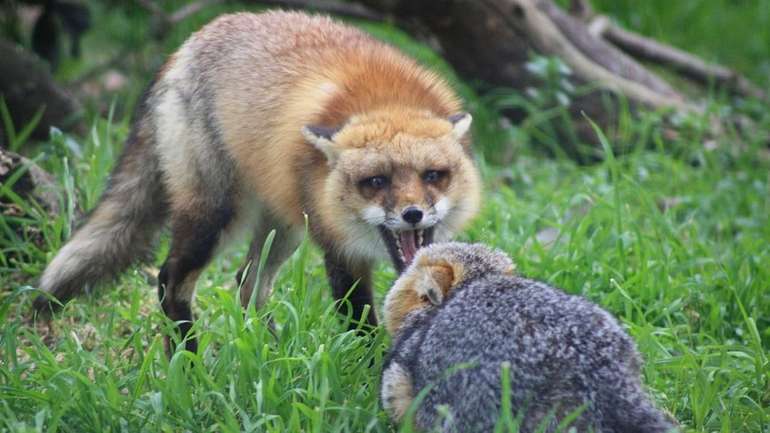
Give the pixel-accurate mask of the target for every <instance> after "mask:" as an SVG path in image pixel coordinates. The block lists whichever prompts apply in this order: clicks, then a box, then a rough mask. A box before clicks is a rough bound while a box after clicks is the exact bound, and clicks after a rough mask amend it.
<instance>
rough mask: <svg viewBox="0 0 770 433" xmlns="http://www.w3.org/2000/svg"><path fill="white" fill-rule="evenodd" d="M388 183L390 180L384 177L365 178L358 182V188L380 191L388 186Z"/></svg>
mask: <svg viewBox="0 0 770 433" xmlns="http://www.w3.org/2000/svg"><path fill="white" fill-rule="evenodd" d="M389 183H390V179H388V178H387V177H386V176H372V177H367V178H366V179H363V180H361V181H359V182H358V184H359V185H360V186H363V187H367V188H372V189H374V190H380V189H383V188H385V187H386V186H388V184H389Z"/></svg>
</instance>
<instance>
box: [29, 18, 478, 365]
mask: <svg viewBox="0 0 770 433" xmlns="http://www.w3.org/2000/svg"><path fill="white" fill-rule="evenodd" d="M470 123H471V116H470V115H469V114H467V113H464V112H463V111H462V108H461V103H460V100H459V99H458V97H457V96H456V95H455V94H454V93H453V91H452V90H451V89H450V87H449V86H448V85H447V84H446V83H445V82H444V81H443V80H442V79H440V78H439V77H438V76H437V75H436V74H434V73H432V72H429V71H427V70H426V69H424V68H422V67H421V66H419V65H418V64H417V63H416V62H415V61H413V60H411V59H410V58H408V57H406V56H404V55H403V54H401V53H400V52H398V51H397V50H396V49H395V48H392V47H390V46H388V45H386V44H384V43H382V42H379V41H377V40H375V39H373V38H372V37H370V36H368V35H367V34H365V33H363V32H362V31H359V30H357V29H355V28H353V27H350V26H347V25H343V24H340V23H338V22H335V21H334V20H332V19H330V18H327V17H320V16H309V15H306V14H302V13H297V12H277V11H273V12H266V13H261V14H249V13H237V14H231V15H224V16H222V17H220V18H218V19H216V20H214V21H213V22H211V23H210V24H208V25H206V26H205V27H203V28H202V29H201V30H200V31H198V32H197V33H195V34H193V35H192V36H191V37H190V38H189V39H188V40H187V41H186V42H185V43H184V44H183V45H182V47H181V48H179V50H178V51H177V52H176V53H174V54H173V55H171V57H170V58H169V59H168V61H167V62H166V64H165V65H164V66H163V67H162V68H161V71H160V72H159V73H158V75H157V77H156V79H155V81H154V83H153V84H152V85H151V86H150V88H149V90H148V91H147V93H146V95H145V96H144V98H143V100H142V102H141V104H140V106H139V108H138V110H137V113H136V114H135V119H134V124H133V127H132V130H131V133H130V135H129V137H128V139H127V142H126V145H125V149H124V151H123V154H122V156H121V157H120V160H119V161H118V163H117V166H116V167H115V169H114V171H113V173H112V175H111V178H110V180H109V184H108V185H107V188H106V191H105V192H104V194H103V196H102V198H101V200H100V202H99V204H98V205H97V207H96V208H95V209H94V210H93V212H92V213H91V214H90V216H89V218H88V220H87V222H86V223H85V224H84V226H83V227H82V228H80V229H79V230H78V231H77V232H76V233H75V234H74V236H73V237H72V238H71V239H70V240H69V242H68V243H67V244H66V245H65V246H64V247H63V248H62V249H61V251H59V253H58V254H57V255H56V257H55V258H54V259H53V260H52V261H51V263H50V264H49V265H48V267H47V268H46V270H45V272H44V273H43V276H42V278H41V282H40V286H41V289H42V290H43V291H45V292H47V293H50V294H51V295H53V296H54V297H55V298H56V299H58V300H59V301H61V302H65V301H67V300H68V299H70V298H71V297H72V296H74V295H75V294H76V293H77V292H78V291H80V290H82V289H83V288H84V287H85V286H90V285H93V284H96V283H98V282H102V281H105V280H107V279H109V278H112V277H115V276H117V275H118V274H119V273H120V272H122V271H123V270H125V269H126V268H127V267H129V266H130V265H131V264H133V263H136V262H138V261H141V260H145V259H148V258H150V257H151V253H152V251H153V248H154V240H155V238H156V237H157V234H158V232H159V231H161V229H162V228H163V227H164V225H165V224H166V221H168V224H169V226H170V231H171V244H170V251H169V253H168V257H167V259H166V261H165V263H164V264H163V266H162V268H161V270H160V273H159V275H158V285H159V290H158V291H159V296H160V302H161V306H162V308H163V311H164V312H165V314H166V315H167V316H168V317H169V318H171V319H172V320H174V321H179V322H180V332H181V335H182V337H185V336H186V334H187V333H188V331H189V329H190V326H191V321H192V312H191V308H190V303H191V301H192V298H193V295H194V291H195V282H196V280H197V279H198V276H199V275H200V273H201V271H202V270H203V269H204V267H205V266H206V264H207V263H208V262H209V261H210V260H211V258H212V257H213V256H214V255H215V253H216V252H217V251H218V250H219V249H220V247H221V246H222V245H224V244H225V243H226V240H227V239H231V238H233V237H237V233H238V230H237V229H238V228H245V229H247V230H251V231H252V233H253V238H252V241H251V246H250V248H249V253H248V260H247V263H246V264H244V266H243V267H242V268H241V271H240V272H239V276H242V277H243V281H244V284H243V285H242V287H241V293H240V295H241V302H242V303H243V304H244V306H245V305H247V304H248V301H249V299H250V298H251V294H252V290H253V288H254V287H256V288H257V290H258V292H257V293H256V294H255V299H256V305H257V307H259V306H261V305H262V304H263V303H264V302H265V301H266V299H267V298H268V296H269V294H270V292H271V290H272V285H273V280H274V278H275V276H276V274H277V272H278V270H279V268H280V266H281V264H282V263H283V262H284V261H285V260H286V259H287V258H288V257H289V256H290V255H291V254H292V252H293V251H294V250H295V249H296V247H297V246H298V244H299V242H300V240H301V237H302V234H303V232H304V227H305V215H307V218H308V224H309V230H310V233H311V235H312V238H313V239H314V241H315V242H316V243H317V244H318V245H319V246H320V247H321V248H322V249H323V251H324V254H325V264H326V270H327V274H328V277H329V282H330V285H331V287H332V290H333V294H334V297H335V298H336V299H340V298H343V297H344V296H345V295H346V294H348V292H349V291H351V287H354V288H353V289H352V292H351V293H350V294H349V298H348V300H349V302H350V306H352V311H350V312H349V313H350V314H352V316H353V318H354V319H356V320H358V319H362V320H365V321H366V322H368V323H369V324H371V325H376V323H377V321H376V317H375V315H374V313H373V310H374V309H371V310H370V313H369V315H368V316H367V317H364V318H362V317H361V316H362V315H363V311H364V306H365V305H367V304H369V305H371V304H372V294H371V288H370V286H371V283H370V276H371V267H372V263H373V261H375V260H376V259H379V258H382V257H388V256H390V259H391V260H392V262H393V265H394V266H395V268H396V269H397V270H398V271H399V272H400V271H402V270H403V269H404V268H405V267H406V266H407V265H408V264H409V263H410V262H411V261H412V259H413V258H414V255H415V253H416V252H417V249H418V248H420V247H421V246H424V245H427V244H430V243H431V242H433V241H434V240H439V239H447V238H449V237H450V236H451V235H452V234H453V233H455V232H456V231H457V230H459V229H460V228H461V227H462V226H463V225H464V224H465V223H466V222H467V221H468V220H469V219H470V218H471V217H472V216H473V215H474V214H475V212H476V210H477V208H478V204H479V196H480V179H479V174H478V171H477V169H476V167H475V165H474V163H473V159H472V156H471V150H470V139H469V137H468V136H467V135H468V134H467V131H468V129H469V126H470ZM273 229H275V230H276V235H275V239H274V241H273V247H272V249H271V251H270V253H269V257H267V259H266V264H265V268H264V269H263V272H262V273H261V274H260V275H261V277H260V281H256V279H257V275H256V272H252V270H253V267H249V266H247V265H248V263H253V264H256V263H259V255H260V252H261V248H262V245H263V242H264V241H265V238H266V236H267V235H268V233H269V232H270V231H272V230H273ZM244 272H246V275H242V274H243V273H244ZM356 283H357V284H356ZM346 305H347V304H346ZM34 306H35V308H36V309H38V310H49V309H52V308H53V306H52V305H51V303H49V300H48V297H46V296H42V295H41V296H40V297H39V298H38V299H36V300H35V303H34ZM340 308H341V309H342V310H343V312H344V313H345V314H347V313H348V311H347V308H346V307H345V306H344V305H343V306H341V307H340ZM186 347H187V349H189V350H192V351H195V350H196V348H197V345H196V341H195V339H194V338H188V339H187V340H186Z"/></svg>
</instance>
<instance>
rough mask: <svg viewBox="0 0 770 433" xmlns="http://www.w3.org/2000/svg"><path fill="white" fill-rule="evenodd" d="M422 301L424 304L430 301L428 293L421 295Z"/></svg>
mask: <svg viewBox="0 0 770 433" xmlns="http://www.w3.org/2000/svg"><path fill="white" fill-rule="evenodd" d="M420 302H422V303H423V304H427V303H429V302H430V299H429V298H428V295H421V296H420Z"/></svg>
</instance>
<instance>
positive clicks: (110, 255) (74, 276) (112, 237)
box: [33, 118, 168, 312]
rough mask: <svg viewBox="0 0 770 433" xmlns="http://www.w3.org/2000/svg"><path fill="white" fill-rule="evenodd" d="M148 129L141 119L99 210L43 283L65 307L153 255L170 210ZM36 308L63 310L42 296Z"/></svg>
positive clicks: (58, 257)
mask: <svg viewBox="0 0 770 433" xmlns="http://www.w3.org/2000/svg"><path fill="white" fill-rule="evenodd" d="M148 125H149V122H147V120H146V119H142V118H139V119H137V121H136V123H135V124H134V127H133V128H132V132H131V134H130V136H129V138H128V140H127V141H126V147H125V149H124V151H123V154H122V155H121V157H120V160H119V161H118V164H117V166H116V167H115V169H114V170H113V172H112V175H111V179H110V181H109V183H108V185H107V189H106V191H105V192H104V194H103V195H102V197H101V199H100V201H99V204H98V205H97V206H96V208H95V209H94V210H93V211H92V212H91V213H90V215H89V216H88V219H87V221H86V223H85V224H84V225H83V226H82V227H81V228H80V229H79V230H77V231H76V232H75V234H74V236H72V238H71V239H70V240H69V241H68V242H67V243H66V245H64V247H63V248H62V249H61V250H60V251H59V253H58V254H57V255H56V257H54V259H53V260H52V261H51V263H49V264H48V267H47V268H46V269H45V272H44V273H43V276H42V277H41V280H40V289H41V290H43V291H45V292H47V293H48V294H50V295H53V297H54V298H56V299H57V300H58V301H59V302H61V303H64V302H67V301H68V300H69V299H71V298H72V297H73V296H75V295H77V294H78V293H80V292H81V291H83V290H84V289H86V288H90V287H93V286H94V285H96V284H98V283H100V282H104V281H107V280H109V279H112V278H114V277H116V276H117V275H118V274H119V273H120V272H122V271H124V270H125V269H126V268H127V267H129V266H130V265H131V264H133V263H135V262H138V261H140V260H142V259H147V258H148V257H149V256H150V254H151V252H152V250H153V247H154V243H155V242H154V240H155V239H156V237H157V233H158V232H159V231H160V229H161V227H162V226H163V223H164V222H165V219H166V213H167V207H168V206H167V199H166V192H165V189H164V187H163V181H162V174H161V170H160V165H159V161H158V158H157V156H156V151H155V149H154V147H155V145H154V134H153V131H152V128H150V127H149V126H148ZM33 307H34V308H35V309H36V310H37V311H39V312H51V311H53V310H56V309H57V307H59V305H58V304H57V303H55V302H51V301H50V297H48V296H44V295H40V296H38V298H37V299H35V301H34V303H33Z"/></svg>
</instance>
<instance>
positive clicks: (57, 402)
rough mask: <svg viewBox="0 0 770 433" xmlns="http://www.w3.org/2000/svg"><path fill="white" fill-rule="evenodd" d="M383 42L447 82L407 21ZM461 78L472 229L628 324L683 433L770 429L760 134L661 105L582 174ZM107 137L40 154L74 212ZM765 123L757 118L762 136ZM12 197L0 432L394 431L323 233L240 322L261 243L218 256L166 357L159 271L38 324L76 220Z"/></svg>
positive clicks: (371, 344)
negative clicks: (347, 319)
mask: <svg viewBox="0 0 770 433" xmlns="http://www.w3.org/2000/svg"><path fill="white" fill-rule="evenodd" d="M713 3H714V4H721V3H723V2H720V1H714V2H713ZM645 8H646V6H645ZM645 8H642V9H643V10H648V11H649V10H651V9H645ZM660 9H665V8H660ZM656 11H658V12H660V13H661V14H662V15H665V16H669V15H666V12H665V11H662V10H658V9H656ZM731 13H736V14H737V12H731ZM619 14H620V15H621V16H622V11H621V12H619ZM698 16H700V15H698ZM701 18H702V17H701ZM201 19H203V18H201ZM762 19H764V18H757V19H755V20H754V21H753V22H758V21H761V20H762ZM115 20H117V18H114V17H113V18H111V19H110V20H108V22H109V23H112V22H113V21H115ZM116 22H119V21H116ZM662 22H663V23H666V22H668V21H666V20H663V21H662ZM704 22H706V21H705V18H702V19H701V20H700V21H698V20H694V21H693V23H692V25H694V26H695V25H698V26H701V27H702V26H703V25H704V24H703V23H704ZM189 27H190V28H189V30H188V31H191V30H193V28H194V26H193V25H192V24H191V25H190V26H189ZM676 30H678V29H677V27H676V26H674V25H673V24H672V25H671V27H669V30H668V31H669V32H671V31H676ZM105 31H106V30H105ZM372 31H374V32H375V33H376V34H377V35H378V36H380V37H384V38H387V39H389V40H392V41H393V42H394V43H397V44H399V45H401V46H405V47H407V48H408V51H409V52H410V53H412V54H413V55H416V56H418V57H420V58H421V59H423V60H424V61H426V62H428V63H430V64H431V65H435V67H437V68H438V69H439V70H442V71H444V73H447V74H451V71H449V70H448V68H447V67H446V66H445V65H443V64H442V63H441V62H440V59H438V57H437V56H435V54H433V53H431V52H429V51H428V50H426V49H425V48H424V47H420V46H418V45H415V44H414V43H413V42H411V41H410V40H408V38H405V37H404V36H403V35H401V34H399V33H397V32H395V31H394V30H393V29H390V28H388V27H375V28H372ZM670 37H671V39H676V38H679V37H681V38H684V39H682V40H684V41H686V40H688V39H686V36H682V35H680V34H678V33H671V34H670ZM709 38H710V36H709ZM105 39H108V38H105ZM707 41H708V39H706V41H704V42H703V44H704V45H703V46H708V45H706V42H707ZM749 48H750V47H749ZM749 48H746V51H744V53H745V54H746V56H749V55H750V54H751V53H752V50H751V49H749ZM704 50H705V48H704ZM715 50H716V52H719V49H718V48H715ZM719 55H720V56H721V53H720V54H719ZM747 58H749V59H761V57H747ZM434 62H435V63H434ZM759 62H760V60H756V61H755V62H753V63H751V62H749V61H747V63H746V64H747V65H751V66H756V67H758V68H760V67H761V65H759ZM143 79H144V78H142V77H139V78H135V80H136V81H137V83H139V82H141V81H142V80H143ZM453 80H454V79H453ZM455 82H456V80H455ZM456 84H457V85H458V86H460V87H461V91H462V92H463V94H464V96H466V98H467V99H468V100H469V105H470V106H471V108H472V110H473V111H474V114H475V113H476V112H478V113H479V115H477V116H476V121H475V122H476V124H475V126H474V127H475V129H474V132H475V135H476V143H477V147H478V148H479V155H481V156H480V160H479V163H480V165H481V167H482V169H483V172H484V179H485V185H486V191H485V196H484V199H485V200H484V207H483V210H482V212H481V214H480V216H479V217H478V218H477V219H476V220H475V222H474V223H473V224H472V226H471V227H470V228H469V229H468V230H467V231H466V233H464V234H463V235H462V236H461V238H463V239H466V240H472V241H480V242H485V243H488V244H490V245H494V246H496V247H499V248H501V249H503V250H505V251H507V252H508V253H510V255H511V256H512V257H513V259H514V260H515V261H516V262H517V265H518V268H519V271H520V272H521V273H522V274H524V275H527V276H530V277H533V278H537V279H541V280H544V281H547V282H549V283H551V284H554V285H556V286H559V287H562V288H564V289H565V290H566V291H568V292H570V293H577V294H581V295H583V296H585V297H587V298H588V299H590V300H592V301H594V302H596V303H598V304H599V305H601V306H603V307H604V308H606V309H607V310H609V311H611V312H612V313H613V314H615V315H617V316H618V317H619V319H620V320H621V321H622V323H624V325H626V326H627V329H628V332H629V333H630V334H631V335H632V336H633V337H634V338H635V340H636V341H637V344H638V346H639V349H640V351H641V352H642V354H643V356H644V359H645V365H644V368H643V374H644V379H645V382H646V384H647V386H648V387H649V389H650V392H651V393H652V395H653V396H654V398H655V400H656V401H657V402H658V403H659V405H661V406H662V407H665V408H666V409H667V410H669V411H670V412H671V413H673V414H674V415H675V417H676V418H677V419H678V420H680V422H681V423H682V424H683V425H684V427H685V430H686V431H691V432H703V433H706V432H767V431H769V429H770V409H768V408H769V407H770V362H769V361H768V353H769V349H770V266H769V265H770V217H768V215H770V159H768V153H767V143H766V142H765V141H764V139H763V138H762V137H761V134H756V135H757V136H758V137H757V138H751V137H750V138H748V139H744V140H738V138H737V137H736V136H735V135H734V134H733V133H732V132H730V131H728V132H727V133H726V134H725V135H724V136H722V137H720V138H719V139H717V140H716V142H715V143H713V144H714V146H704V140H705V139H706V138H704V137H705V135H704V125H703V122H702V120H701V119H689V120H687V121H686V122H685V123H686V127H683V128H682V132H681V133H680V135H679V136H678V137H677V138H676V139H664V138H663V135H662V134H661V131H660V121H659V117H660V116H658V115H657V114H646V115H645V116H644V118H643V121H639V122H626V123H624V124H623V125H621V126H620V127H619V131H618V132H619V133H618V134H616V137H617V138H616V139H615V140H616V141H614V142H611V143H605V144H606V146H604V147H603V148H602V149H601V150H599V152H598V154H599V155H600V156H602V161H600V162H598V163H596V164H593V165H588V166H586V165H579V164H576V163H575V162H573V161H571V160H568V159H564V158H555V159H549V158H544V157H543V156H542V152H541V150H540V149H539V147H538V146H539V145H538V142H537V141H536V140H534V139H530V138H531V137H530V134H533V133H534V132H537V131H533V130H528V129H517V128H506V127H501V126H500V125H499V123H498V121H497V118H496V116H495V114H494V113H495V109H496V107H495V105H493V104H492V102H491V101H490V100H488V99H479V98H477V97H475V96H474V95H473V91H472V90H471V89H470V88H468V87H467V86H463V85H462V84H461V83H459V82H456ZM136 92H137V90H136V89H133V88H132V89H131V90H130V91H129V92H128V94H134V93H136ZM127 99H130V98H128V97H126V98H123V99H119V100H118V102H117V104H116V110H117V111H126V105H130V103H129V102H128V101H127ZM753 104H755V106H756V107H759V109H757V111H767V108H768V107H767V106H766V105H763V104H758V103H753ZM734 109H738V107H736V106H725V105H720V104H715V110H734ZM111 112H112V111H111ZM92 125H93V128H92V130H91V131H90V133H89V134H87V135H85V136H68V135H65V134H58V133H57V134H54V136H53V137H52V139H51V140H50V141H49V142H47V143H43V144H42V145H41V146H40V147H39V148H38V149H39V150H38V149H36V150H35V151H34V152H33V153H32V154H31V155H30V156H32V157H34V158H35V159H36V160H37V161H38V162H40V163H41V164H42V165H43V166H44V167H45V168H47V169H48V170H50V171H51V172H52V173H54V174H55V175H56V176H57V178H58V180H59V181H60V183H61V184H62V185H64V186H65V187H64V188H63V193H62V201H63V203H65V204H66V203H69V202H71V199H72V197H77V198H78V199H79V200H80V202H81V204H82V205H83V206H84V207H85V208H90V207H92V206H93V205H94V204H95V202H96V200H97V199H98V196H99V193H100V191H101V189H102V187H103V184H104V181H105V179H106V177H107V175H108V173H109V169H110V167H111V165H112V164H113V162H114V160H115V159H116V157H117V154H118V152H119V149H120V147H121V145H122V141H123V139H124V138H125V136H126V135H127V132H128V126H127V125H128V119H127V118H122V119H120V120H117V119H113V118H112V117H111V116H110V115H107V116H98V115H95V116H94V118H93V121H92ZM767 126H768V122H767V120H766V118H761V117H760V119H759V124H758V128H766V127H767ZM22 129H23V128H20V127H17V130H22ZM522 137H523V138H522ZM625 137H634V140H633V141H632V140H630V139H629V140H626V139H624V138H625ZM639 137H643V139H642V138H639ZM511 140H516V141H514V142H512V141H511ZM500 146H502V147H505V146H507V148H509V150H510V149H512V151H513V154H512V156H511V158H510V159H511V162H510V163H509V164H506V165H495V164H493V162H494V158H493V156H494V154H495V153H496V152H499V151H500V148H499V147H500ZM22 148H24V147H23V146H22ZM613 149H623V153H622V154H618V155H613V153H612V152H613ZM484 155H487V156H489V157H485V156H484ZM4 187H5V186H4ZM2 191H3V192H2V195H3V200H8V199H10V200H12V201H14V202H15V204H16V205H17V206H19V207H20V208H21V209H22V210H24V214H23V215H21V216H15V217H6V216H4V217H2V219H0V281H2V282H3V284H2V290H1V291H0V322H2V323H3V327H2V329H1V330H0V431H9V432H37V431H45V432H49V431H50V432H52V431H63V432H108V431H121V432H124V431H125V432H134V431H150V432H155V431H164V432H180V431H191V432H199V431H211V432H214V431H216V432H230V431H259V432H262V431H264V432H324V433H326V432H367V431H373V432H386V431H394V430H395V429H394V427H392V426H391V425H390V424H389V423H388V421H387V419H386V417H385V415H384V413H383V412H382V411H381V409H380V406H379V404H378V401H377V395H378V392H379V371H380V366H381V363H382V357H383V354H384V351H385V350H386V348H387V346H388V343H389V341H388V338H387V337H386V336H385V335H384V332H380V333H378V334H377V335H376V337H374V338H372V339H365V338H360V337H357V336H356V335H355V334H354V333H351V332H346V331H345V329H346V327H345V324H344V323H343V322H342V321H340V320H339V318H338V317H337V315H336V314H335V312H334V306H333V304H332V300H331V296H330V293H329V288H328V285H327V282H326V279H325V273H324V270H323V265H322V259H321V256H320V254H319V253H318V251H317V250H316V249H315V247H313V246H312V245H310V244H309V243H304V244H303V245H302V247H301V248H300V250H299V251H298V252H297V253H296V254H295V255H294V256H293V257H292V259H291V260H290V262H289V263H287V265H286V266H285V268H284V270H283V272H282V273H281V276H280V277H279V280H278V282H277V284H276V292H275V293H274V296H273V297H272V299H271V301H270V302H269V304H268V305H267V306H266V307H265V308H264V309H263V310H262V311H260V312H258V313H257V312H253V311H252V312H249V313H248V314H247V315H246V316H245V317H244V314H243V312H242V310H241V309H240V307H239V303H238V301H237V296H236V294H235V289H234V275H235V271H236V269H237V267H238V266H239V265H240V263H241V260H242V259H243V256H244V250H245V246H246V245H242V247H241V248H239V249H238V250H237V251H235V252H233V253H232V254H229V255H225V256H222V257H220V258H218V259H217V260H215V262H214V263H213V264H212V265H211V266H210V268H209V269H208V271H207V272H206V273H205V274H204V275H203V277H202V278H201V280H200V283H199V285H198V297H197V307H196V312H197V314H198V321H197V324H196V327H195V330H196V332H197V333H198V335H199V341H200V349H201V350H200V353H199V354H191V353H188V352H185V351H182V350H178V351H177V352H176V353H175V354H174V356H173V357H172V358H171V359H170V360H169V359H168V358H167V357H166V356H165V354H164V351H163V344H162V343H163V341H162V340H163V336H164V335H167V334H170V333H171V330H172V324H171V323H169V322H168V320H166V319H165V317H164V316H163V315H162V313H161V312H160V309H159V306H158V302H157V297H156V294H155V288H154V284H153V282H152V280H153V278H154V277H153V276H152V272H147V271H146V270H145V269H135V270H132V271H129V272H127V273H126V274H125V275H124V276H123V277H122V278H121V279H120V281H119V282H118V283H116V284H114V285H110V286H109V287H106V288H103V289H101V290H98V291H96V292H95V293H92V294H89V295H87V296H83V297H81V298H78V299H77V300H75V301H73V302H71V303H69V304H68V305H67V307H66V308H65V309H64V311H63V313H62V314H60V315H58V316H57V318H56V319H55V320H54V321H53V322H52V325H51V327H50V328H48V327H46V326H44V325H43V324H39V323H38V324H36V323H32V322H30V321H29V317H30V315H29V306H30V302H31V299H32V297H33V296H34V295H35V293H34V292H33V289H32V288H31V287H30V286H29V285H28V284H33V283H34V278H36V277H37V276H38V275H39V274H40V273H41V272H42V269H43V267H44V266H45V263H46V262H47V261H48V260H50V259H51V258H52V256H53V254H54V253H55V252H56V251H57V249H58V248H59V247H60V246H61V245H62V243H63V241H64V239H66V237H67V236H68V235H69V233H70V232H71V230H72V229H73V226H74V224H75V222H76V218H75V216H74V212H72V211H71V210H69V211H67V212H63V213H62V215H59V216H58V217H56V218H50V217H48V216H46V215H45V214H44V213H43V212H41V210H40V209H39V208H38V207H37V206H35V205H34V204H31V203H27V202H25V201H24V200H23V199H21V198H18V197H14V196H13V195H12V194H9V193H7V189H3V190H2ZM64 208H65V209H70V208H69V207H67V206H65V207H64ZM19 227H23V228H24V229H23V230H19V229H18V228H19ZM245 242H246V240H244V243H245ZM161 250H163V248H162V249H161ZM163 254H164V252H163V251H160V252H159V255H158V259H159V260H161V259H162V256H163ZM393 277H394V275H393V272H392V270H390V269H389V268H388V267H387V266H383V267H382V268H381V269H380V270H378V272H377V273H376V275H375V281H376V287H377V292H378V299H377V303H378V305H380V304H381V300H382V296H383V295H384V293H385V291H386V290H387V288H388V286H389V284H390V282H391V281H392V279H393ZM268 315H270V316H272V317H273V318H274V320H275V323H276V324H277V338H276V337H274V336H273V335H272V334H271V333H270V332H269V331H268V329H267V327H266V326H265V323H266V317H267V316H268Z"/></svg>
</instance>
